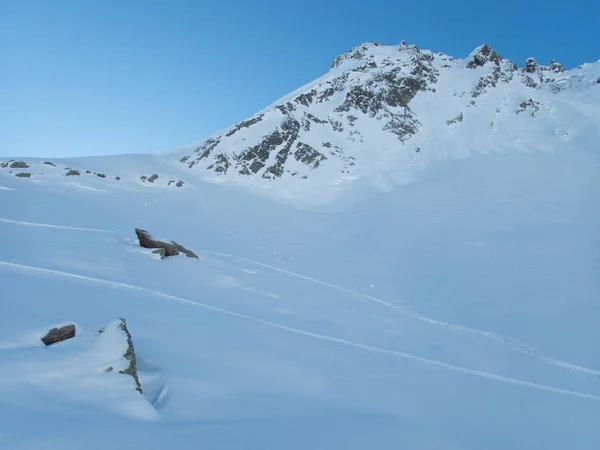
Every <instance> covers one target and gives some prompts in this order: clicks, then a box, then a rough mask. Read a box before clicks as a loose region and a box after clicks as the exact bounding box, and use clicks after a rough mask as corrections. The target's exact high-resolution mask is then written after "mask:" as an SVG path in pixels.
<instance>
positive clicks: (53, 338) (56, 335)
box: [42, 324, 76, 345]
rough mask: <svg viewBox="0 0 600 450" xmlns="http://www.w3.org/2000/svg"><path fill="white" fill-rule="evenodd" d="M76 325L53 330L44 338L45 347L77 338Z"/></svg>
mask: <svg viewBox="0 0 600 450" xmlns="http://www.w3.org/2000/svg"><path fill="white" fill-rule="evenodd" d="M75 331H76V329H75V325H73V324H70V325H65V326H64V327H60V328H52V329H51V330H50V331H48V333H46V335H45V336H44V337H42V342H43V343H44V344H45V345H52V344H56V343H57V342H62V341H66V340H67V339H71V338H73V337H75Z"/></svg>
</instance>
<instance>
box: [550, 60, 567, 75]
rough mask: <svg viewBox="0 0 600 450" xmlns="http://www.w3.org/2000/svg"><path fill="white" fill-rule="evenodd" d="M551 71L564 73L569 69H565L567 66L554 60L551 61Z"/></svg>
mask: <svg viewBox="0 0 600 450" xmlns="http://www.w3.org/2000/svg"><path fill="white" fill-rule="evenodd" d="M550 70H551V71H552V72H555V73H562V72H564V71H565V70H567V69H565V66H563V65H562V64H561V63H559V62H558V61H557V60H555V59H552V60H551V61H550Z"/></svg>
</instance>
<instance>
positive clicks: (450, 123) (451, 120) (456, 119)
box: [446, 113, 464, 125]
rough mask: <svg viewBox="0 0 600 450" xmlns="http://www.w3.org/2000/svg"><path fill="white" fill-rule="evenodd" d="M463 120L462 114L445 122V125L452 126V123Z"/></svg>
mask: <svg viewBox="0 0 600 450" xmlns="http://www.w3.org/2000/svg"><path fill="white" fill-rule="evenodd" d="M463 120H464V116H463V113H460V114H459V115H458V116H456V117H455V118H454V119H450V120H446V125H452V124H453V123H458V122H462V121H463Z"/></svg>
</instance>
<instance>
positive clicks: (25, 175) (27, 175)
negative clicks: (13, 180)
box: [15, 172, 31, 178]
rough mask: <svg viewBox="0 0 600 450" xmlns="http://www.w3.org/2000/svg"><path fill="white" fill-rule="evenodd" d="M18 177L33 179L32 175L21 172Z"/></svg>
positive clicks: (16, 174) (17, 174)
mask: <svg viewBox="0 0 600 450" xmlns="http://www.w3.org/2000/svg"><path fill="white" fill-rule="evenodd" d="M15 176H16V177H20V178H29V177H31V174H30V173H29V172H20V173H15Z"/></svg>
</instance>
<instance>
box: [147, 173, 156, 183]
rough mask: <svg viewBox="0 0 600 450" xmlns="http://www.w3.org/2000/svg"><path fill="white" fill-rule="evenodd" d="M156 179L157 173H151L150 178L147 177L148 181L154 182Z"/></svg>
mask: <svg viewBox="0 0 600 450" xmlns="http://www.w3.org/2000/svg"><path fill="white" fill-rule="evenodd" d="M156 180H158V174H157V173H155V174H153V175H151V176H150V178H148V183H154V182H155V181H156Z"/></svg>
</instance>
